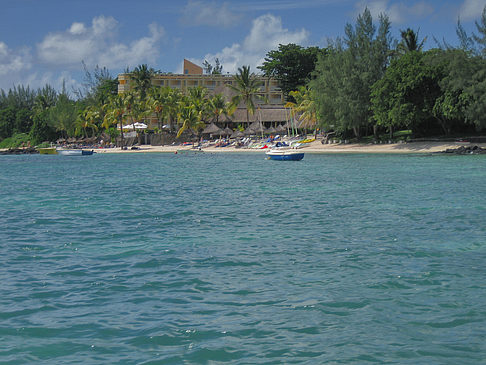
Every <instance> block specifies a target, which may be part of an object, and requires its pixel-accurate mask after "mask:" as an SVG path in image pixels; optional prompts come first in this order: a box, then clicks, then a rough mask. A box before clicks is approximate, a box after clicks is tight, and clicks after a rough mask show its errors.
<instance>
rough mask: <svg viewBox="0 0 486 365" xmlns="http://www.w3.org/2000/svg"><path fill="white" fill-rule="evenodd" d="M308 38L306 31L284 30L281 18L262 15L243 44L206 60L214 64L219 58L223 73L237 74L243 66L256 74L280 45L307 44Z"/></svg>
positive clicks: (236, 44) (226, 48)
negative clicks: (247, 66)
mask: <svg viewBox="0 0 486 365" xmlns="http://www.w3.org/2000/svg"><path fill="white" fill-rule="evenodd" d="M308 37H309V33H308V32H307V31H306V30H305V29H301V30H298V31H293V32H292V31H290V30H288V29H285V28H283V26H282V20H281V19H280V18H279V17H275V16H273V15H271V14H267V15H262V16H260V17H258V18H257V19H255V20H254V21H253V25H252V28H251V31H250V34H249V35H248V36H247V37H246V38H245V39H244V41H243V43H241V44H240V43H235V44H233V45H232V46H230V47H225V48H224V49H223V50H221V51H220V52H218V53H216V54H207V55H206V56H205V57H204V59H206V60H208V61H209V62H210V63H213V64H214V60H215V59H216V58H218V59H219V60H220V62H221V64H222V65H223V72H229V73H235V72H236V71H237V70H238V67H241V66H243V65H250V66H251V68H252V70H253V71H254V72H255V71H258V70H257V69H256V67H257V66H260V65H261V64H262V63H263V61H264V59H265V56H266V54H267V52H269V51H271V50H273V49H277V48H278V45H279V44H288V43H296V44H305V43H306V42H307V40H308Z"/></svg>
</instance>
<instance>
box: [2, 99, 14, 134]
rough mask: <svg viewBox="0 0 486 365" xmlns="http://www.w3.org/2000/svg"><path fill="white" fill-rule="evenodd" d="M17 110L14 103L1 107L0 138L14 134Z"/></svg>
mask: <svg viewBox="0 0 486 365" xmlns="http://www.w3.org/2000/svg"><path fill="white" fill-rule="evenodd" d="M15 112H16V110H15V107H14V106H13V105H9V106H7V107H4V108H2V109H0V140H2V139H5V138H8V137H11V136H12V134H13V131H14V128H15Z"/></svg>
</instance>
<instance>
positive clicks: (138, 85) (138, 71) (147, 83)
mask: <svg viewBox="0 0 486 365" xmlns="http://www.w3.org/2000/svg"><path fill="white" fill-rule="evenodd" d="M157 73H158V72H157V71H155V70H154V69H153V68H151V67H150V68H149V67H148V66H147V65H146V64H143V65H138V66H137V67H135V69H134V70H133V71H132V72H131V80H132V81H133V90H135V91H136V92H137V93H138V95H139V96H140V99H141V100H143V101H145V98H146V96H147V93H148V91H149V89H150V88H151V87H152V78H153V77H154V76H155V75H156V74H157Z"/></svg>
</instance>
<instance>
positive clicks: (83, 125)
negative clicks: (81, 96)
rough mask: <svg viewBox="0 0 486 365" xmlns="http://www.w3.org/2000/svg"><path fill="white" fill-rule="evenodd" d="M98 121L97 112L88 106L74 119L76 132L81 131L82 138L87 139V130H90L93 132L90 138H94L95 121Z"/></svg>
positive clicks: (96, 128) (96, 127)
mask: <svg viewBox="0 0 486 365" xmlns="http://www.w3.org/2000/svg"><path fill="white" fill-rule="evenodd" d="M98 120H100V113H99V111H98V110H97V109H96V108H95V107H93V106H88V107H87V108H86V109H84V110H83V111H82V112H81V113H80V114H79V115H78V118H77V119H76V124H77V127H76V130H77V132H80V130H81V129H82V130H83V132H84V136H85V137H86V138H88V131H87V129H88V128H90V129H91V131H92V132H93V135H92V137H94V136H95V132H96V131H97V130H98V126H97V125H96V121H98Z"/></svg>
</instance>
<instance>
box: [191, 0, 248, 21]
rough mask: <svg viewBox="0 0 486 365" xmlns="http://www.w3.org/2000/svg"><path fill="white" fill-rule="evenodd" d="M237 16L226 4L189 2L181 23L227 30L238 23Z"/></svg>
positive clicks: (192, 0)
mask: <svg viewBox="0 0 486 365" xmlns="http://www.w3.org/2000/svg"><path fill="white" fill-rule="evenodd" d="M239 18H240V17H239V16H238V15H236V14H234V13H233V12H231V10H230V9H229V8H228V3H226V2H224V3H222V4H217V3H216V2H214V1H213V2H211V3H208V2H202V1H194V0H189V1H188V2H187V4H186V6H185V7H184V9H183V13H182V22H183V23H184V24H186V25H193V26H194V25H195V26H197V25H209V26H214V27H224V28H228V27H231V26H234V25H236V24H237V23H238V20H239Z"/></svg>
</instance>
